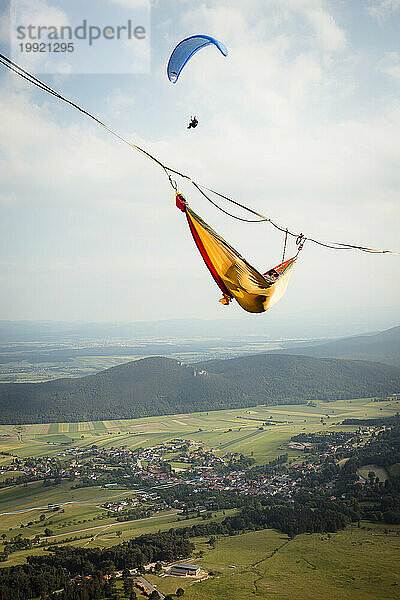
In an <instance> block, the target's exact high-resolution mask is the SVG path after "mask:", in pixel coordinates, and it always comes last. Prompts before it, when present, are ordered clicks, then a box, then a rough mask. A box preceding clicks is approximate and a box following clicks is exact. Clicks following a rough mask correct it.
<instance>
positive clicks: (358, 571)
mask: <svg viewBox="0 0 400 600" xmlns="http://www.w3.org/2000/svg"><path fill="white" fill-rule="evenodd" d="M365 525H366V527H365V528H358V527H355V526H351V527H348V528H347V529H345V530H343V531H340V532H338V533H335V534H332V535H331V536H330V537H329V536H327V535H321V534H304V535H299V536H297V537H296V538H294V539H293V540H289V539H288V538H287V536H285V535H284V534H280V533H279V532H277V531H274V530H263V531H255V532H250V533H245V534H242V535H238V536H233V537H225V538H219V539H217V543H216V547H215V549H212V548H210V546H209V544H207V541H206V540H198V539H195V540H194V541H195V544H196V552H195V554H194V556H193V557H191V559H190V560H191V562H194V563H196V564H199V565H201V566H202V567H204V568H205V569H206V570H208V571H210V570H211V571H213V572H214V574H215V575H214V576H213V577H211V578H209V579H207V580H205V581H203V582H196V583H194V581H193V579H192V578H178V577H171V576H167V577H158V576H154V575H153V576H148V579H149V580H150V581H151V582H152V583H155V584H156V585H157V588H158V589H159V590H160V591H161V592H163V593H164V594H167V593H174V592H175V591H176V589H177V588H178V587H183V588H184V589H185V596H184V597H185V598H186V599H187V600H220V599H221V598H232V599H234V598H240V599H241V600H250V599H253V598H262V599H268V598H271V599H272V598H274V599H276V600H293V598H299V599H300V598H301V600H320V599H321V598H329V600H376V599H377V598H379V599H381V600H389V599H390V600H394V599H395V598H398V589H399V586H400V552H399V550H400V536H399V533H400V528H399V527H398V526H397V527H396V530H395V531H392V529H393V528H392V529H391V531H390V532H389V533H388V534H385V533H384V528H383V527H381V526H372V527H371V526H370V524H365ZM199 551H203V552H204V555H203V557H200V556H198V554H197V553H198V552H199ZM196 554H197V555H196Z"/></svg>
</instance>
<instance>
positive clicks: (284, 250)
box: [281, 229, 288, 274]
mask: <svg viewBox="0 0 400 600" xmlns="http://www.w3.org/2000/svg"><path fill="white" fill-rule="evenodd" d="M287 237H288V230H287V229H286V231H285V241H284V243H283V253H282V262H281V274H282V269H283V263H284V262H285V252H286V244H287Z"/></svg>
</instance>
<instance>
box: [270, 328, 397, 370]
mask: <svg viewBox="0 0 400 600" xmlns="http://www.w3.org/2000/svg"><path fill="white" fill-rule="evenodd" d="M281 352H282V351H281V350H280V351H279V353H281ZM283 352H284V353H285V354H302V355H305V356H315V357H318V358H322V357H331V358H346V359H356V360H372V361H376V362H382V363H385V364H388V365H395V366H397V367H400V327H392V328H391V329H387V330H386V331H381V332H379V333H375V334H370V335H357V336H353V337H348V338H344V339H341V340H334V341H332V342H327V343H325V344H315V345H313V346H307V347H304V346H302V347H301V348H296V349H293V348H289V349H288V350H283Z"/></svg>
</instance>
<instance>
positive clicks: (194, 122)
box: [187, 115, 199, 129]
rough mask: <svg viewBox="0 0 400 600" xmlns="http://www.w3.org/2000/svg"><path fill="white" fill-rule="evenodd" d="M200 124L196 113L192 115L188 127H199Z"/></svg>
mask: <svg viewBox="0 0 400 600" xmlns="http://www.w3.org/2000/svg"><path fill="white" fill-rule="evenodd" d="M198 124H199V122H198V120H197V118H196V115H195V116H194V117H191V119H190V123H189V125H188V126H187V128H188V129H192V128H193V129H194V128H195V127H197V125H198Z"/></svg>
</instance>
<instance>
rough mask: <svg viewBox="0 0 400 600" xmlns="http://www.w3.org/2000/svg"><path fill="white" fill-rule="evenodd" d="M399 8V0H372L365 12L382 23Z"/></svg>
mask: <svg viewBox="0 0 400 600" xmlns="http://www.w3.org/2000/svg"><path fill="white" fill-rule="evenodd" d="M398 10H400V0H372V3H371V4H370V5H369V6H368V7H367V12H368V13H369V14H370V15H371V16H372V17H374V18H375V19H376V20H377V21H378V22H379V23H383V22H384V21H385V20H386V19H387V18H388V17H389V16H390V15H391V14H393V13H395V12H397V11H398Z"/></svg>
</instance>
